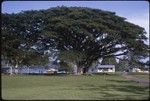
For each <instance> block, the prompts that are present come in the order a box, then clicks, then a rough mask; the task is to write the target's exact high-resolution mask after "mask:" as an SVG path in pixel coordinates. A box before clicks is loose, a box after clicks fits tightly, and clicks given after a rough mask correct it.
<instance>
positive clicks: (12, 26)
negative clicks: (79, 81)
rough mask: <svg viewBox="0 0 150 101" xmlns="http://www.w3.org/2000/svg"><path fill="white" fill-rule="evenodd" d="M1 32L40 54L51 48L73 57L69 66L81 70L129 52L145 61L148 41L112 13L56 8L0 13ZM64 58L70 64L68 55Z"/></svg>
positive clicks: (143, 32) (79, 8)
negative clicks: (33, 47) (11, 35)
mask: <svg viewBox="0 0 150 101" xmlns="http://www.w3.org/2000/svg"><path fill="white" fill-rule="evenodd" d="M2 31H4V33H2V38H3V36H5V35H6V33H7V34H9V33H12V34H13V35H16V33H17V35H20V37H21V39H22V38H23V39H24V40H25V41H23V42H25V43H24V44H23V43H19V45H22V44H23V45H24V46H26V47H27V46H29V48H31V46H36V47H38V49H39V50H41V51H43V50H48V49H50V48H53V49H54V50H57V52H58V53H60V54H66V53H67V54H68V56H69V55H70V56H72V55H73V56H74V58H72V60H71V63H73V64H74V66H76V67H81V68H83V67H86V68H88V67H89V66H90V65H91V64H92V62H94V61H96V60H98V59H99V58H106V57H112V56H114V57H115V56H119V55H126V54H127V53H129V52H133V53H134V54H135V55H137V56H138V57H139V58H145V57H146V56H147V50H148V46H147V45H146V44H145V43H144V41H145V40H147V37H146V36H145V34H146V32H145V30H144V28H142V27H140V26H138V25H135V24H132V23H130V22H127V21H126V19H125V18H123V17H119V16H117V15H116V14H115V12H109V11H103V10H99V9H91V8H85V7H56V8H50V9H47V10H40V11H25V12H21V13H18V14H2ZM7 31H9V32H7ZM14 31H15V32H14ZM9 35H10V34H9ZM9 35H6V36H5V37H9ZM14 38H15V39H18V38H17V37H15V36H14ZM21 42H22V41H21ZM39 43H40V45H39ZM4 46H5V45H4ZM6 50H8V49H7V48H6ZM39 50H38V51H39ZM75 54H82V55H81V57H82V56H83V57H84V58H83V57H82V58H80V59H79V60H78V57H77V56H79V55H77V56H75ZM70 56H69V57H70ZM63 59H64V60H66V61H68V60H69V62H70V58H68V57H67V56H65V57H64V58H63Z"/></svg>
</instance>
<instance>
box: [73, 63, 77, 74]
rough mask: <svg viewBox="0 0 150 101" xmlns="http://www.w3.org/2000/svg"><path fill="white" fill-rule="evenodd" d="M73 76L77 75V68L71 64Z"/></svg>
mask: <svg viewBox="0 0 150 101" xmlns="http://www.w3.org/2000/svg"><path fill="white" fill-rule="evenodd" d="M73 74H74V75H77V74H78V67H77V65H76V64H73Z"/></svg>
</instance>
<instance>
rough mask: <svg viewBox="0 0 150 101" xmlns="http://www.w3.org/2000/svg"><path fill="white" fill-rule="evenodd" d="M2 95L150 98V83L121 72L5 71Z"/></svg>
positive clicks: (84, 98)
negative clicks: (43, 73) (58, 73)
mask: <svg viewBox="0 0 150 101" xmlns="http://www.w3.org/2000/svg"><path fill="white" fill-rule="evenodd" d="M2 98H3V99H7V100H8V99H13V100H15V99H16V100H38V99H39V100H44V99H45V100H51V99H58V100H61V99H62V100H66V99H80V100H86V99H88V100H109V99H110V100H117V99H119V100H121V99H123V100H124V99H125V100H129V99H137V100H140V99H149V87H146V86H141V85H139V84H138V83H136V82H133V81H128V80H126V79H124V78H123V77H122V76H121V75H120V74H112V75H92V76H90V75H86V76H85V75H81V76H69V75H68V76H31V75H16V76H6V75H2Z"/></svg>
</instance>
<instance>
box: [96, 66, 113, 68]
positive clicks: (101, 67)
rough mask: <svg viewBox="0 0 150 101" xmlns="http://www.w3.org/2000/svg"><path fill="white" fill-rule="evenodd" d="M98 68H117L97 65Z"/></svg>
mask: <svg viewBox="0 0 150 101" xmlns="http://www.w3.org/2000/svg"><path fill="white" fill-rule="evenodd" d="M96 67H97V68H115V65H97V66H96Z"/></svg>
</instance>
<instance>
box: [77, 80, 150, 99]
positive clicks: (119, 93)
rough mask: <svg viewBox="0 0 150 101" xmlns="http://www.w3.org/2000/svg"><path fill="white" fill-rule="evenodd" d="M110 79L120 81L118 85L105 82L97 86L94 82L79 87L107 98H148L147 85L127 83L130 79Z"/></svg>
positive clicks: (115, 81)
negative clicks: (105, 83)
mask: <svg viewBox="0 0 150 101" xmlns="http://www.w3.org/2000/svg"><path fill="white" fill-rule="evenodd" d="M110 81H112V82H114V83H116V84H118V83H120V85H116V84H107V85H104V86H98V85H94V84H85V85H84V86H82V87H79V88H80V90H85V91H87V90H88V91H91V92H95V93H99V94H100V95H101V94H102V97H104V98H108V99H111V98H114V99H121V97H123V98H122V99H128V100H130V99H135V98H137V99H138V98H139V99H149V97H148V95H149V94H148V92H149V87H145V86H138V85H133V84H132V85H130V84H128V83H130V82H131V81H124V80H110ZM121 83H122V84H121ZM124 83H126V84H124ZM140 96H141V97H140ZM143 96H146V97H147V98H146V97H145V98H144V97H143ZM142 97H143V98H142Z"/></svg>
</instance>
